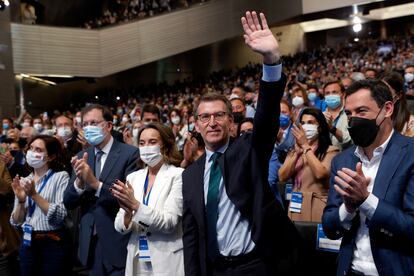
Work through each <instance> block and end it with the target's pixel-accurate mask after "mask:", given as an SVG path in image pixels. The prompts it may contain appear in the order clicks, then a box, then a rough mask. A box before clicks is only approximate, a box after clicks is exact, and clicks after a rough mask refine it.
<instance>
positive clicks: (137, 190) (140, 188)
mask: <svg viewBox="0 0 414 276" xmlns="http://www.w3.org/2000/svg"><path fill="white" fill-rule="evenodd" d="M139 172H140V174H139V175H137V176H136V178H135V179H134V182H135V183H136V184H135V186H134V195H135V198H136V199H137V200H138V201H139V202H141V203H142V197H143V195H144V185H145V178H146V177H147V174H148V167H145V168H144V169H142V170H139ZM136 181H139V182H136ZM129 184H131V185H132V184H133V183H129Z"/></svg>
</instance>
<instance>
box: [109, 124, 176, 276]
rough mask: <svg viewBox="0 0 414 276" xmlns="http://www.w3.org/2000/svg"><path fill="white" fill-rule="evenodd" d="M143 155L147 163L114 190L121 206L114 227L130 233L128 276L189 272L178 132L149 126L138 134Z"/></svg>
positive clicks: (117, 184)
mask: <svg viewBox="0 0 414 276" xmlns="http://www.w3.org/2000/svg"><path fill="white" fill-rule="evenodd" d="M138 145H139V149H140V158H141V161H143V162H144V163H145V164H146V165H147V166H146V167H145V168H144V169H142V170H138V171H136V172H133V173H131V174H130V175H128V176H127V179H126V183H125V184H124V183H122V182H121V181H116V182H115V183H114V185H113V187H112V188H111V192H112V194H113V196H115V197H116V198H117V199H118V202H119V204H120V206H121V208H120V209H119V212H118V214H117V216H116V219H115V229H116V230H117V231H118V232H120V233H122V234H127V233H130V232H131V238H130V239H129V243H128V247H127V249H128V255H127V261H126V269H125V275H127V276H135V275H166V276H167V275H168V276H170V275H184V259H183V243H182V226H181V217H182V208H183V206H182V205H183V198H182V180H181V174H182V172H183V169H182V168H179V167H177V166H179V164H180V162H181V155H180V153H179V152H178V149H177V147H176V145H175V140H174V135H173V133H172V131H171V129H169V128H168V127H166V126H163V125H161V124H149V125H147V126H144V127H143V128H142V129H141V130H140V132H139V135H138Z"/></svg>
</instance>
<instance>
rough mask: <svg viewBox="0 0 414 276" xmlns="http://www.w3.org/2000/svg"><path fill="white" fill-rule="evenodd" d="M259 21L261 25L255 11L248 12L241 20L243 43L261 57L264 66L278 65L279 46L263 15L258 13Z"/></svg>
mask: <svg viewBox="0 0 414 276" xmlns="http://www.w3.org/2000/svg"><path fill="white" fill-rule="evenodd" d="M260 20H261V24H260V22H259V18H258V16H257V13H256V12H255V11H253V12H249V11H248V12H246V16H243V17H242V18H241V23H242V26H243V30H244V35H243V36H244V41H245V43H246V44H247V45H248V46H249V47H250V48H251V49H252V50H253V51H254V52H257V53H259V54H262V55H263V62H264V63H265V64H275V63H278V62H279V59H280V52H279V44H278V43H277V40H276V38H275V37H274V36H273V34H272V31H271V30H270V29H269V26H268V25H267V21H266V17H265V16H264V14H263V13H260Z"/></svg>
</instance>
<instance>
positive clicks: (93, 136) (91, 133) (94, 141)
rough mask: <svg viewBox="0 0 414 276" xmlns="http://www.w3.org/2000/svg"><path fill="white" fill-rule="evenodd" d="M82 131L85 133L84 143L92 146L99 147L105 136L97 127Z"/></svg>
mask: <svg viewBox="0 0 414 276" xmlns="http://www.w3.org/2000/svg"><path fill="white" fill-rule="evenodd" d="M83 131H84V132H85V139H86V141H88V143H89V144H91V145H92V146H97V145H99V144H100V143H102V141H103V140H104V138H105V134H104V133H103V130H102V128H101V127H99V126H86V127H84V128H83Z"/></svg>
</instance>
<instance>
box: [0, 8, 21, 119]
mask: <svg viewBox="0 0 414 276" xmlns="http://www.w3.org/2000/svg"><path fill="white" fill-rule="evenodd" d="M13 71H14V70H13V59H12V43H11V32H10V9H9V8H6V9H5V10H4V11H2V12H0V83H1V86H0V117H3V116H14V115H16V102H17V96H16V93H15V90H14V73H13Z"/></svg>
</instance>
